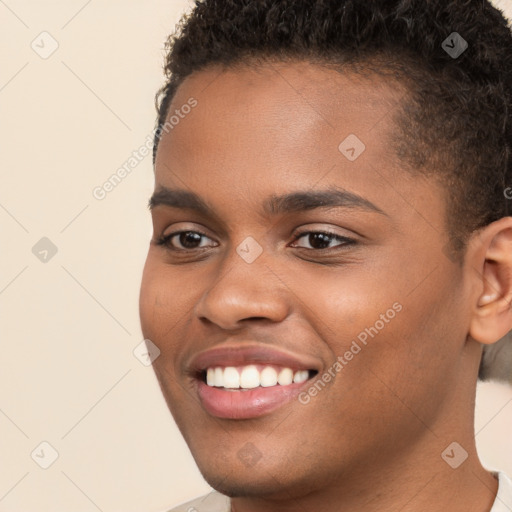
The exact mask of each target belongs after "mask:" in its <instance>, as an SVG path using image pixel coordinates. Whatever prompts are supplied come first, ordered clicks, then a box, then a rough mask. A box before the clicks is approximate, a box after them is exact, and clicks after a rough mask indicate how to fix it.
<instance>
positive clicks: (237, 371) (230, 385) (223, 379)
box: [198, 364, 318, 391]
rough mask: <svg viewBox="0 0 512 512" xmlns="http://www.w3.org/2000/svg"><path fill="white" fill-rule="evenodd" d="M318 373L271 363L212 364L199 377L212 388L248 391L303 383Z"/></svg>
mask: <svg viewBox="0 0 512 512" xmlns="http://www.w3.org/2000/svg"><path fill="white" fill-rule="evenodd" d="M317 374H318V371H317V370H303V369H301V370H294V369H292V368H289V367H283V366H278V365H271V364H266V365H262V364H249V365H244V366H225V367H223V366H212V367H209V368H207V369H205V370H202V371H200V372H199V375H198V378H199V380H200V381H202V382H203V383H204V384H206V385H207V386H208V387H211V388H217V389H219V390H220V389H222V390H225V391H248V390H251V389H257V388H272V387H278V386H279V387H284V386H291V385H292V384H301V383H303V382H306V381H307V380H309V379H311V378H313V377H314V376H315V375H317Z"/></svg>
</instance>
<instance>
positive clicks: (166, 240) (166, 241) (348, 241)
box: [156, 229, 357, 252]
mask: <svg viewBox="0 0 512 512" xmlns="http://www.w3.org/2000/svg"><path fill="white" fill-rule="evenodd" d="M183 233H195V234H197V235H200V236H203V237H206V238H209V236H208V235H206V234H205V233H202V232H201V231H194V230H190V229H186V230H182V231H174V232H173V233H169V234H168V235H162V236H161V237H159V238H158V239H157V240H156V245H158V246H164V247H166V248H167V249H168V250H170V251H175V252H192V251H197V250H198V249H205V247H196V248H194V249H179V248H176V247H172V246H171V245H170V241H171V239H172V238H174V237H175V236H177V235H181V234H183ZM317 234H320V235H326V236H328V237H331V238H332V239H333V240H338V241H339V242H342V243H341V244H339V245H338V246H335V247H324V248H322V249H315V248H308V247H298V249H306V250H307V251H315V252H321V251H332V250H336V249H339V248H343V247H345V246H348V245H354V244H356V243H357V242H356V240H354V239H353V238H349V237H346V236H341V235H337V234H335V233H331V232H329V231H304V232H302V233H297V235H296V236H295V239H294V240H293V242H296V241H297V240H299V239H301V238H302V237H304V236H306V235H317Z"/></svg>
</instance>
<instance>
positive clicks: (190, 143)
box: [156, 62, 405, 182]
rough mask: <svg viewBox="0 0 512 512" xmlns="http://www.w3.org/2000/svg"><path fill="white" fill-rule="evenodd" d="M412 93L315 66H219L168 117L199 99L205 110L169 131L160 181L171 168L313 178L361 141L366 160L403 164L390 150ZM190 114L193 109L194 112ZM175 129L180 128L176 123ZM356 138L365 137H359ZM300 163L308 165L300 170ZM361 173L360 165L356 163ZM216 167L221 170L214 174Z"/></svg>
mask: <svg viewBox="0 0 512 512" xmlns="http://www.w3.org/2000/svg"><path fill="white" fill-rule="evenodd" d="M404 95H405V88H404V87H403V86H402V85H401V84H399V83H390V81H389V80H384V79H382V78H381V77H379V76H377V75H375V76H370V77H361V76H360V75H356V74H354V73H351V72H347V73H340V72H338V71H336V70H333V69H328V68H326V67H321V66H319V65H316V64H312V63H307V62H294V63H286V64H285V63H268V64H265V65H260V66H257V67H248V66H243V67H236V68H233V69H227V70H226V69H221V68H219V67H211V68H208V69H205V70H203V71H199V72H196V73H194V74H193V75H191V76H190V77H188V78H187V79H186V80H185V81H184V82H183V83H182V84H181V86H180V87H179V88H178V91H177V93H176V95H175V97H174V99H173V102H172V104H171V106H170V108H169V112H168V117H167V119H170V118H171V116H173V115H174V118H173V120H174V121H177V120H178V119H177V116H176V114H180V111H181V109H182V107H183V106H184V105H186V104H187V102H189V101H190V99H191V98H194V100H196V101H197V106H196V107H195V108H194V109H193V110H192V112H190V113H189V114H187V115H186V116H183V114H182V117H183V118H180V119H179V123H177V124H176V125H175V126H173V128H172V130H170V131H169V132H168V133H164V134H163V136H162V139H161V142H160V145H159V150H158V152H157V158H156V172H157V180H158V179H159V178H162V179H163V178H164V177H165V176H168V174H169V173H168V170H169V167H170V166H172V167H173V168H175V169H177V167H179V168H181V169H183V170H185V168H186V170H187V171H188V175H189V176H190V177H192V174H193V172H192V170H195V172H197V171H199V170H200V169H202V168H204V165H205V162H207V163H208V165H209V171H210V172H215V169H217V170H218V169H223V170H224V171H228V170H231V171H236V172H237V174H239V175H243V174H244V173H243V170H244V169H245V170H248V168H255V167H258V168H260V169H264V168H266V169H268V168H273V169H274V170H276V169H279V174H280V175H282V177H283V179H286V180H287V181H288V182H289V178H290V172H292V173H293V175H295V176H297V174H304V173H305V174H306V175H308V176H311V177H312V178H313V179H314V178H315V177H318V174H317V173H316V172H313V175H311V174H312V170H316V171H318V172H321V171H324V173H325V172H327V171H328V170H329V169H330V168H331V167H332V166H333V165H344V164H346V163H347V162H346V161H343V160H344V159H343V157H342V158H341V159H340V157H341V156H342V155H341V154H340V148H339V146H340V144H341V143H342V142H343V141H344V140H346V139H347V137H350V139H349V141H354V140H355V141H356V142H357V141H360V143H359V142H358V144H359V145H360V147H359V148H356V149H362V148H363V146H364V148H365V149H364V155H363V158H362V159H361V160H362V161H368V160H369V159H371V157H372V155H373V157H375V156H376V155H377V154H378V160H380V162H381V163H382V159H383V158H386V160H388V161H389V162H388V163H390V164H393V163H394V161H395V158H394V155H392V152H391V151H390V150H389V145H388V144H387V140H386V139H387V134H388V133H389V130H390V129H392V128H393V123H392V116H393V114H394V113H396V111H397V107H398V106H399V105H400V101H401V99H402V97H403V96H404ZM186 110H189V109H188V108H187V109H186ZM173 124H175V123H173ZM353 136H355V137H357V139H356V138H354V137H353ZM299 163H300V165H299ZM349 167H351V168H352V169H354V168H357V167H358V165H357V162H353V163H352V165H350V166H349ZM214 168H215V169H214Z"/></svg>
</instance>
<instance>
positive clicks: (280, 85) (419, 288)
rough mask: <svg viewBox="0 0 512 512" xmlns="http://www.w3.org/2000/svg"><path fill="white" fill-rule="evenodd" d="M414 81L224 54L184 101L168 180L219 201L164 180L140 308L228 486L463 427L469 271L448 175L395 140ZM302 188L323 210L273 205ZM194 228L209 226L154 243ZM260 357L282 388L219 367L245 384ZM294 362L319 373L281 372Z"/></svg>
mask: <svg viewBox="0 0 512 512" xmlns="http://www.w3.org/2000/svg"><path fill="white" fill-rule="evenodd" d="M403 94H404V90H403V89H401V88H400V87H398V85H397V84H393V83H390V82H389V81H388V82H384V81H383V80H381V79H379V78H374V79H373V80H371V81H370V80H367V79H363V78H358V77H357V76H355V75H341V74H339V73H336V72H335V71H330V70H326V69H323V68H320V67H317V66H315V65H312V64H306V63H295V64H287V65H284V64H282V65H277V64H275V65H268V66H265V67H263V68H261V69H259V70H258V71H255V70H248V69H242V68H240V69H235V70H231V71H225V72H222V73H220V71H219V70H217V69H210V70H205V71H202V72H199V73H196V74H195V75H193V76H192V77H189V78H188V79H187V80H186V81H185V82H184V83H183V84H182V85H181V87H180V88H179V90H178V93H177V95H176V97H175V98H174V100H173V103H172V105H171V108H170V112H169V117H168V119H170V117H171V116H172V115H175V116H178V117H179V121H178V122H176V121H177V119H176V118H175V119H173V122H172V126H173V127H172V129H170V130H169V132H168V133H167V134H165V133H164V135H163V137H162V140H161V142H160V146H159V149H158V153H157V159H156V186H155V192H158V191H160V190H162V189H163V188H166V189H171V190H182V191H186V192H189V193H194V194H196V195H197V196H199V198H200V199H201V200H202V201H203V202H204V203H205V204H206V205H208V206H209V207H210V209H211V212H210V213H208V214H205V213H202V212H200V211H196V210H195V209H191V208H188V207H187V208H184V207H183V208H182V207H175V206H171V197H170V195H169V194H165V193H164V194H159V195H158V196H155V201H154V206H153V208H152V218H153V225H154V238H153V240H152V242H151V245H150V248H149V254H148V258H147V262H146V266H145V269H144V276H143V281H142V288H141V297H140V314H141V323H142V330H143V334H144V337H145V338H148V339H150V340H151V341H152V342H153V343H154V344H155V345H156V346H157V347H158V348H159V349H160V351H161V354H160V356H159V357H158V358H157V359H156V360H155V361H154V362H153V367H154V370H155V372H156V375H157V378H158V381H159V383H160V386H161V389H162V392H163V393H164V396H165V398H166V401H167V403H168V405H169V408H170V410H171V412H172V414H173V416H174V418H175V420H176V423H177V424H178V426H179V428H180V430H181V432H182V434H183V436H184V437H185V439H186V441H187V443H188V445H189V447H190V450H191V452H192V454H193V456H194V458H195V460H196V462H197V464H198V467H199V469H200V470H201V472H202V473H203V475H204V477H205V478H206V480H207V481H208V482H209V483H210V484H211V485H212V486H214V487H215V488H217V489H219V490H220V491H221V492H224V493H226V494H230V495H251V494H253V495H269V496H270V495H275V496H277V495H280V494H281V495H282V494H283V493H287V495H289V496H293V495H297V496H298V495H300V494H303V493H306V492H310V491H312V490H315V489H319V488H321V487H323V486H325V485H327V484H328V483H330V482H334V481H335V480H336V479H340V478H342V477H348V475H351V476H352V477H353V476H354V475H358V474H359V475H364V471H365V467H367V466H368V464H372V465H374V466H375V465H379V464H380V465H385V464H389V463H391V462H392V461H396V460H398V459H399V458H400V457H402V456H403V455H404V453H407V452H408V450H410V449H411V446H412V445H414V444H417V443H419V441H420V439H430V440H431V441H432V442H434V441H435V440H434V436H432V432H431V431H429V429H428V428H427V425H434V424H436V425H440V426H441V425H444V426H446V425H447V419H446V418H447V417H448V415H449V411H448V410H447V409H448V407H447V404H450V403H451V400H453V396H452V394H450V393H451V392H450V390H453V389H454V388H455V382H456V379H457V377H458V375H459V372H460V368H459V366H458V365H459V363H460V359H461V353H462V351H463V350H464V342H465V339H466V334H467V330H468V323H469V314H468V308H467V304H465V297H467V289H466V288H467V286H466V281H465V279H463V278H464V271H463V269H460V268H459V267H458V266H457V265H456V264H454V263H453V262H452V261H450V259H449V258H447V257H446V255H445V251H444V247H445V245H446V243H447V241H448V237H447V234H446V230H445V227H444V225H445V224H444V215H445V204H444V196H443V194H442V189H441V188H440V186H439V185H438V184H436V183H435V182H434V181H432V180H426V179H420V178H418V177H412V176H411V175H409V174H408V173H406V172H405V171H403V170H402V169H401V168H400V163H399V161H398V160H397V158H396V156H395V155H394V154H393V152H392V150H391V147H390V145H389V142H388V136H389V134H390V133H391V131H392V130H393V129H394V125H393V121H392V116H393V115H394V114H395V112H396V105H395V102H396V103H397V104H399V103H400V99H401V98H402V97H403ZM191 98H193V99H194V100H196V101H197V104H196V105H195V106H194V107H193V108H192V109H189V108H185V109H183V105H186V104H187V103H188V104H190V99H191ZM176 110H178V113H176ZM184 112H187V113H186V114H184ZM363 144H364V146H363ZM328 189H329V190H331V191H340V192H344V193H345V196H343V197H341V198H338V203H339V204H338V205H327V204H326V203H325V202H322V198H321V197H320V196H319V195H318V194H319V193H321V192H323V191H326V190H328ZM298 192H301V193H303V194H305V195H306V196H308V198H307V201H306V203H308V204H309V207H306V205H305V203H304V202H301V201H297V200H291V201H275V202H274V203H273V206H274V207H273V208H270V207H267V208H266V209H264V205H265V204H267V203H268V201H269V199H270V198H271V197H276V196H285V195H289V194H295V193H298ZM315 193H316V194H317V195H315ZM358 197H359V198H360V199H356V198H358ZM303 199H304V197H303ZM324 199H325V198H324ZM285 206H288V208H285ZM314 206H316V207H314ZM180 231H188V232H192V233H189V234H188V235H187V234H184V235H181V236H180V235H177V236H174V237H173V238H171V239H168V241H167V247H166V246H165V245H157V244H156V243H155V241H156V240H157V239H158V238H159V237H161V236H162V235H167V234H170V233H175V232H180ZM318 232H320V234H319V233H318ZM321 233H328V235H322V234H321ZM338 237H340V238H338ZM172 248H175V250H172ZM214 348H215V349H222V348H226V349H227V348H231V350H226V351H224V352H222V351H221V352H218V354H217V356H216V357H213V356H212V357H210V356H211V353H210V352H209V350H210V349H214ZM245 349H251V350H245ZM253 349H254V350H253ZM261 349H266V351H265V350H261ZM283 354H286V355H287V356H288V358H284V357H283ZM199 355H201V358H199V359H198V356H199ZM237 355H238V356H239V358H238V359H236V356H237ZM233 357H235V358H233ZM251 365H255V366H256V370H259V371H262V370H263V369H264V368H265V367H267V366H269V367H270V368H272V369H271V370H266V375H265V377H264V379H263V382H264V383H265V384H266V385H265V386H261V385H260V386H259V387H256V388H253V389H251V390H242V389H234V388H232V389H226V388H225V387H223V386H219V385H217V386H215V385H213V386H212V385H208V384H207V383H206V382H205V374H206V370H207V369H206V367H210V368H211V370H210V372H211V376H210V377H212V378H214V374H215V370H214V368H220V370H217V375H222V377H221V378H225V379H227V380H225V381H224V382H225V383H226V385H229V384H228V382H229V379H228V376H227V373H229V372H230V371H231V372H232V370H228V371H227V372H225V371H224V369H225V368H226V367H230V366H231V367H236V368H237V369H238V370H239V372H238V374H239V373H240V372H241V371H243V369H244V368H245V367H247V366H251ZM285 367H289V368H290V369H291V370H292V373H295V371H299V370H300V371H303V370H306V371H308V373H306V374H304V373H301V374H299V377H298V378H297V380H298V382H295V383H292V384H287V381H286V380H282V381H281V382H283V384H279V383H278V384H276V385H272V382H273V380H275V375H278V374H279V373H281V372H282V371H283V368H285ZM201 370H204V371H201ZM251 372H253V373H254V368H252V369H249V370H248V372H246V378H247V382H252V381H251V378H249V377H251ZM274 372H275V373H274ZM287 374H289V371H288V370H285V371H284V372H283V373H282V375H281V377H282V379H286V375H287ZM255 375H256V378H257V377H258V374H257V373H256V374H255ZM301 375H302V376H304V375H307V376H308V377H309V378H308V380H306V381H303V382H300V381H301V378H300V376H301ZM329 375H330V378H329ZM243 379H245V378H243ZM267 379H268V380H267ZM235 380H236V375H235ZM318 381H322V382H320V383H318ZM212 382H213V384H215V382H217V384H218V383H219V382H220V381H215V380H213V381H212ZM212 382H210V384H212ZM244 382H245V380H244ZM260 382H261V381H260ZM315 383H316V384H315ZM233 385H235V386H236V383H235V384H233ZM251 385H253V384H248V386H251ZM256 385H257V384H256ZM440 428H441V427H440ZM450 440H451V439H450ZM447 444H448V442H446V440H445V439H439V450H436V451H435V453H434V454H433V455H432V456H433V457H434V456H435V457H436V458H438V459H439V460H440V457H439V453H441V450H442V449H443V448H444V447H445V446H446V445H447Z"/></svg>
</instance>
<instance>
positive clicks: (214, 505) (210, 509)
mask: <svg viewBox="0 0 512 512" xmlns="http://www.w3.org/2000/svg"><path fill="white" fill-rule="evenodd" d="M230 510H231V505H230V503H229V498H228V497H227V496H224V495H223V494H220V493H218V492H216V491H212V492H211V493H209V494H205V495H204V496H200V497H199V498H196V499H194V500H192V501H188V502H187V503H183V504H182V505H178V506H177V507H175V508H173V509H171V510H169V511H168V512H230Z"/></svg>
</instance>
